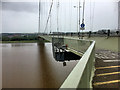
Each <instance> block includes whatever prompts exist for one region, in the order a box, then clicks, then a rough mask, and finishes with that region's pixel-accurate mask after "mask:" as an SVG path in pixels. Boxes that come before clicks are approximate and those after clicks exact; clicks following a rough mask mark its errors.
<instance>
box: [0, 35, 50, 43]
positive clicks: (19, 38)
mask: <svg viewBox="0 0 120 90" xmlns="http://www.w3.org/2000/svg"><path fill="white" fill-rule="evenodd" d="M37 42H41V41H40V40H39V39H38V34H35V33H32V34H25V33H3V34H2V36H1V41H0V43H37ZM43 42H48V41H46V40H44V41H43Z"/></svg>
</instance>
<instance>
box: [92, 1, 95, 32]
mask: <svg viewBox="0 0 120 90" xmlns="http://www.w3.org/2000/svg"><path fill="white" fill-rule="evenodd" d="M94 12H95V1H94V2H93V12H92V31H93V24H94Z"/></svg>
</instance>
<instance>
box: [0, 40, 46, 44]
mask: <svg viewBox="0 0 120 90" xmlns="http://www.w3.org/2000/svg"><path fill="white" fill-rule="evenodd" d="M37 42H39V41H38V40H30V41H0V43H37ZM44 42H48V41H46V40H45V41H44Z"/></svg>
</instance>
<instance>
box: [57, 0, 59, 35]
mask: <svg viewBox="0 0 120 90" xmlns="http://www.w3.org/2000/svg"><path fill="white" fill-rule="evenodd" d="M58 16H59V0H58V2H57V33H58V37H59V22H58V21H59V20H58Z"/></svg>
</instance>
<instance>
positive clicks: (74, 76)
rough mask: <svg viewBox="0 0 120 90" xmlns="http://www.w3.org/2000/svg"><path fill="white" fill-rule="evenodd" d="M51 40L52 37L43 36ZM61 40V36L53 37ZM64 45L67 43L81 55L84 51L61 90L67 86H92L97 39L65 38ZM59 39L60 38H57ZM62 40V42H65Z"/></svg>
mask: <svg viewBox="0 0 120 90" xmlns="http://www.w3.org/2000/svg"><path fill="white" fill-rule="evenodd" d="M43 38H45V39H48V40H51V41H52V39H50V38H51V37H48V36H47V37H43ZM52 38H54V39H56V41H59V38H56V37H52ZM61 38H62V39H63V40H62V41H63V42H64V45H65V44H67V45H68V48H69V50H71V51H72V50H73V51H72V52H73V53H76V54H77V55H80V53H81V52H83V53H84V54H83V56H82V58H81V59H80V60H79V62H78V63H77V65H76V66H75V67H74V69H73V70H72V71H71V73H70V74H69V76H68V77H67V79H66V80H65V81H64V82H63V84H62V85H61V87H60V90H62V89H65V88H75V89H77V88H92V77H93V75H94V62H95V41H89V40H80V39H75V38H74V39H73V38H65V37H64V38H63V37H61ZM57 39H58V40H57ZM63 42H61V43H63Z"/></svg>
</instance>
